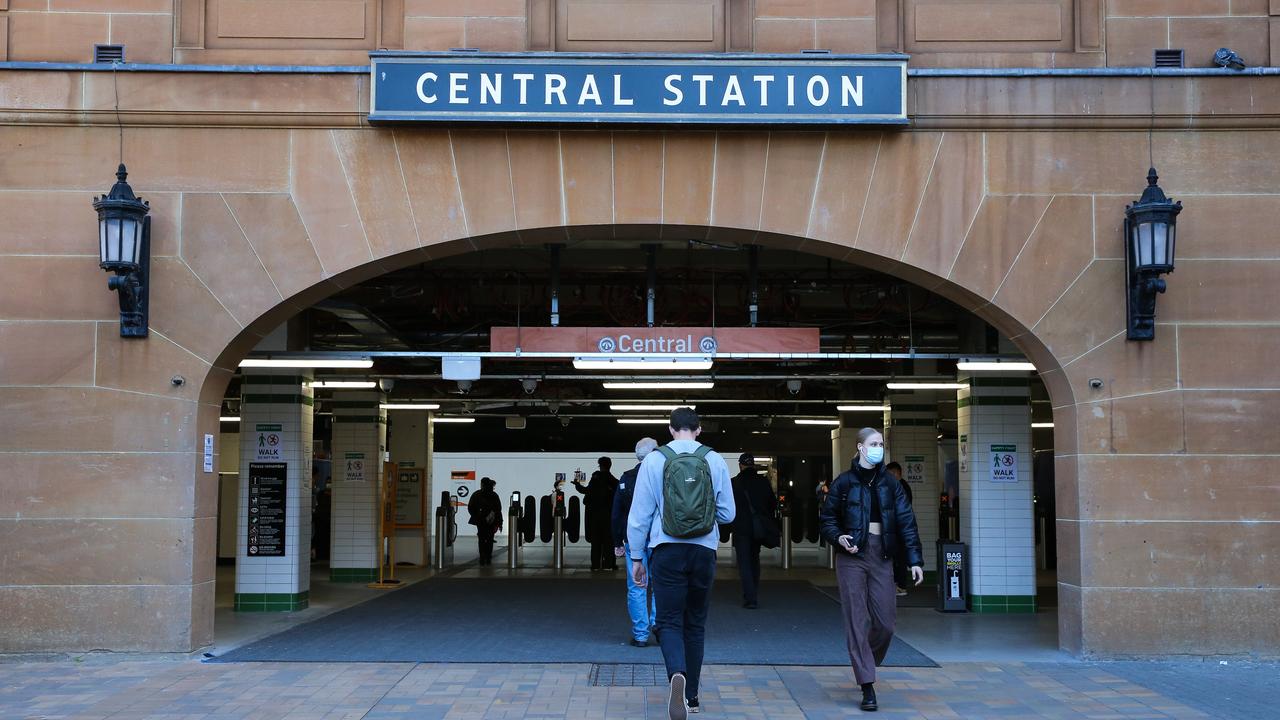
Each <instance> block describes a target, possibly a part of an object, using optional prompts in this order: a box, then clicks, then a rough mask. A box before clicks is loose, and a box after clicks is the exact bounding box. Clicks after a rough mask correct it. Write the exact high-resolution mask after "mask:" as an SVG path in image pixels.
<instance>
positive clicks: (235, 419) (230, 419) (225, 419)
mask: <svg viewBox="0 0 1280 720" xmlns="http://www.w3.org/2000/svg"><path fill="white" fill-rule="evenodd" d="M218 422H240V418H238V417H228V416H226V415H223V416H222V417H220V418H218Z"/></svg>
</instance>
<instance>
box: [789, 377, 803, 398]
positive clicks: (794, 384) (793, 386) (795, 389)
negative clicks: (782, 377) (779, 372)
mask: <svg viewBox="0 0 1280 720" xmlns="http://www.w3.org/2000/svg"><path fill="white" fill-rule="evenodd" d="M802 385H803V383H801V382H800V381H799V380H788V381H787V392H789V393H791V394H792V395H799V394H800V387H801V386H802Z"/></svg>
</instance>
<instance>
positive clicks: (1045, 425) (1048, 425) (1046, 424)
mask: <svg viewBox="0 0 1280 720" xmlns="http://www.w3.org/2000/svg"><path fill="white" fill-rule="evenodd" d="M1031 427H1033V428H1051V427H1053V423H1051V422H1047V423H1031Z"/></svg>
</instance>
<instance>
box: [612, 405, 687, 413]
mask: <svg viewBox="0 0 1280 720" xmlns="http://www.w3.org/2000/svg"><path fill="white" fill-rule="evenodd" d="M681 407H687V408H689V409H690V410H697V409H698V406H697V405H610V406H609V409H610V410H613V411H615V412H618V411H622V412H632V411H635V412H671V411H672V410H675V409H676V408H681Z"/></svg>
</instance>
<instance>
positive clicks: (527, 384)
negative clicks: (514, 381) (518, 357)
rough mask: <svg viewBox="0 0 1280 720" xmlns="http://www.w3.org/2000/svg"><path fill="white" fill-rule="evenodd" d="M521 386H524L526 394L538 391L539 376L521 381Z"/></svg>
mask: <svg viewBox="0 0 1280 720" xmlns="http://www.w3.org/2000/svg"><path fill="white" fill-rule="evenodd" d="M520 387H522V388H524V394H525V395H532V394H534V393H535V392H537V391H538V380H537V378H525V379H523V380H521V381H520Z"/></svg>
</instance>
